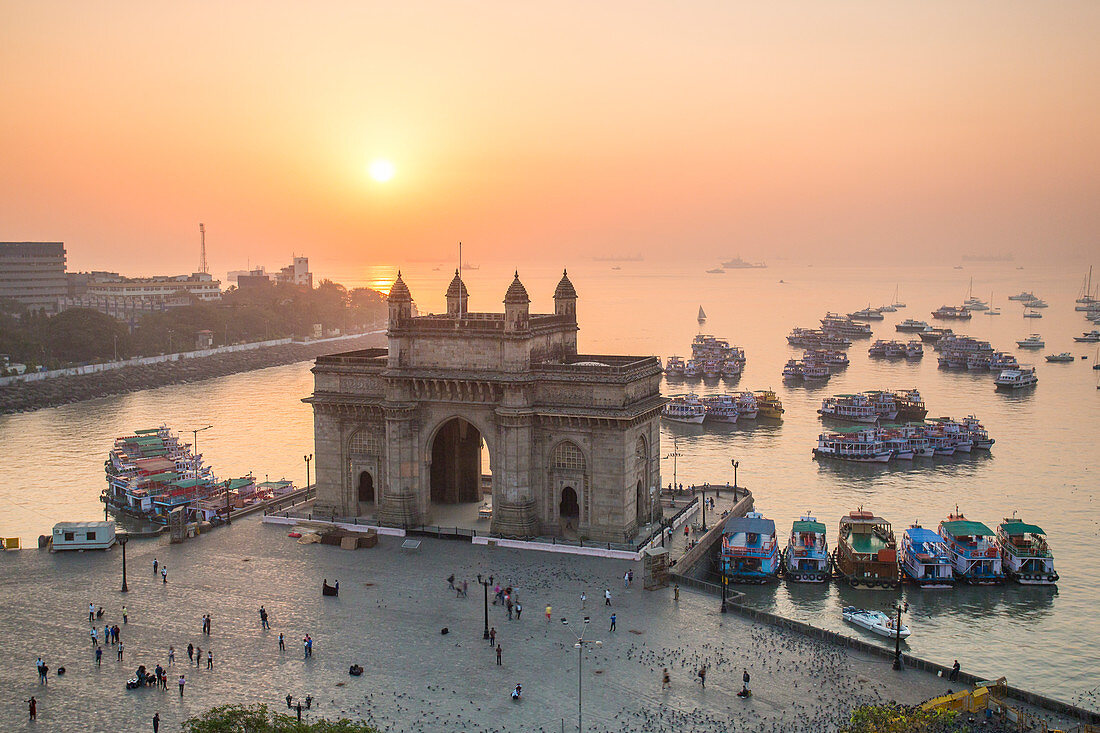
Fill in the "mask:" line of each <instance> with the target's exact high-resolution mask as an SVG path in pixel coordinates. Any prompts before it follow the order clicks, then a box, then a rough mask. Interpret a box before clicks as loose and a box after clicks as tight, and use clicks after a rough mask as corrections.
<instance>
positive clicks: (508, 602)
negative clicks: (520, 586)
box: [504, 598, 512, 621]
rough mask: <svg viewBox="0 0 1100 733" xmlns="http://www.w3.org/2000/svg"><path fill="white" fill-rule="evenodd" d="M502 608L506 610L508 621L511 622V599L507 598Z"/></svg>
mask: <svg viewBox="0 0 1100 733" xmlns="http://www.w3.org/2000/svg"><path fill="white" fill-rule="evenodd" d="M504 607H505V608H506V609H507V610H508V620H509V621H511V620H512V599H511V598H509V599H508V601H507V602H506V603H505V604H504Z"/></svg>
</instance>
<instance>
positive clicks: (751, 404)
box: [731, 392, 760, 420]
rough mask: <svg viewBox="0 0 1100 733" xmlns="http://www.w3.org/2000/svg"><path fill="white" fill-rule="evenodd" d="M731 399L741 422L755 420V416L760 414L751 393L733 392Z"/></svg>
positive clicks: (754, 397) (754, 396)
mask: <svg viewBox="0 0 1100 733" xmlns="http://www.w3.org/2000/svg"><path fill="white" fill-rule="evenodd" d="M731 397H732V398H733V401H734V404H735V405H736V407H737V413H738V414H739V415H740V416H741V419H742V420H755V419H756V415H757V414H758V413H759V412H760V408H759V406H758V405H757V404H756V395H754V394H753V393H752V392H734V393H733V394H732V395H731Z"/></svg>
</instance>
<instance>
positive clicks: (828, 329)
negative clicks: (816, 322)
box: [821, 311, 881, 338]
mask: <svg viewBox="0 0 1100 733" xmlns="http://www.w3.org/2000/svg"><path fill="white" fill-rule="evenodd" d="M880 318H881V315H880ZM821 330H822V331H824V332H825V333H834V334H839V335H841V336H845V337H848V338H870V337H871V324H869V323H860V322H858V321H856V320H854V319H853V318H852V316H850V315H847V316H844V315H841V314H839V313H833V312H831V311H830V312H828V313H826V314H825V317H824V318H822V319H821Z"/></svg>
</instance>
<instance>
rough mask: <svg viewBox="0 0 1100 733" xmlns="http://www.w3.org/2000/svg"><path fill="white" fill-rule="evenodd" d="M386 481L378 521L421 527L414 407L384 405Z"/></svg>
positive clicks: (381, 488)
mask: <svg viewBox="0 0 1100 733" xmlns="http://www.w3.org/2000/svg"><path fill="white" fill-rule="evenodd" d="M384 413H385V418H386V481H385V484H384V485H382V486H381V487H379V490H381V492H382V500H381V502H380V507H379V510H378V521H379V522H380V523H381V524H385V525H389V526H394V527H415V526H418V525H419V524H420V523H421V516H422V512H421V505H422V503H423V502H422V501H421V498H422V497H421V496H420V494H421V493H422V492H421V488H422V487H421V480H420V462H419V460H418V455H417V453H418V446H419V443H420V439H419V438H420V436H419V426H418V425H417V422H416V419H415V414H416V413H415V405H414V404H393V403H390V404H387V405H386V407H385V408H384Z"/></svg>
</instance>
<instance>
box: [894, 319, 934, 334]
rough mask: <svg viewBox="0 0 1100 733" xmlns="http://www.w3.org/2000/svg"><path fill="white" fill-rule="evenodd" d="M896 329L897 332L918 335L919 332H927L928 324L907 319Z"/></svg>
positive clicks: (895, 327)
mask: <svg viewBox="0 0 1100 733" xmlns="http://www.w3.org/2000/svg"><path fill="white" fill-rule="evenodd" d="M894 329H895V330H897V331H905V332H910V333H916V332H918V331H927V330H928V324H927V323H925V322H924V321H918V320H917V319H915V318H906V319H905V320H904V321H902V322H901V323H899V324H897V325H896V326H894Z"/></svg>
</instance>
